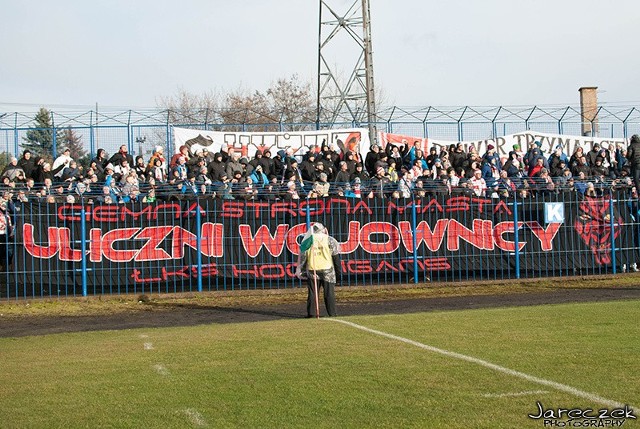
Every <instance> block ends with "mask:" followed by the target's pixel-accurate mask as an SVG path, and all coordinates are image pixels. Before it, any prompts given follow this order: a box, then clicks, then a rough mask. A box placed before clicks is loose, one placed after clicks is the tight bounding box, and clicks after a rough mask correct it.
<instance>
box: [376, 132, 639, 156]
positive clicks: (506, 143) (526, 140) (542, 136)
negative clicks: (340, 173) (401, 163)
mask: <svg viewBox="0 0 640 429" xmlns="http://www.w3.org/2000/svg"><path fill="white" fill-rule="evenodd" d="M378 141H379V142H382V143H383V145H384V144H385V143H386V142H393V143H404V142H408V143H409V145H410V146H412V144H413V143H414V142H415V141H419V142H420V143H421V146H422V149H423V150H424V151H425V152H426V151H428V150H429V148H431V147H432V146H435V147H437V148H438V150H440V148H448V147H449V146H450V145H452V144H453V145H455V144H458V141H451V140H439V139H432V138H427V139H424V138H422V137H411V136H405V135H399V134H389V133H378ZM536 141H539V142H540V143H541V144H542V146H541V148H542V151H543V152H544V153H545V154H546V155H550V154H551V153H553V151H554V150H555V149H556V147H557V146H558V145H560V146H561V147H562V150H563V151H564V153H566V154H567V155H571V154H572V153H573V152H574V151H575V149H576V147H578V146H580V147H582V148H583V149H584V150H585V151H589V150H591V148H592V147H593V145H594V144H595V143H599V144H600V146H601V147H603V148H605V149H610V150H611V151H615V149H616V146H617V145H619V146H622V147H625V148H626V147H627V145H628V144H629V142H628V140H627V139H623V138H598V137H581V136H570V135H562V134H547V133H538V132H535V131H523V132H521V133H516V134H510V135H507V136H502V137H497V138H495V139H484V140H465V141H462V142H460V143H462V144H463V146H464V148H465V151H467V150H468V149H469V147H470V146H471V145H473V146H475V148H476V149H477V150H478V153H479V154H480V155H483V154H484V153H485V152H486V150H487V146H488V145H493V146H494V147H495V148H496V150H497V152H498V154H500V155H501V156H506V155H508V154H509V152H510V151H511V150H512V149H513V145H515V144H517V145H519V146H520V148H521V150H522V151H523V152H526V151H527V149H528V148H529V147H531V145H533V143H534V142H536Z"/></svg>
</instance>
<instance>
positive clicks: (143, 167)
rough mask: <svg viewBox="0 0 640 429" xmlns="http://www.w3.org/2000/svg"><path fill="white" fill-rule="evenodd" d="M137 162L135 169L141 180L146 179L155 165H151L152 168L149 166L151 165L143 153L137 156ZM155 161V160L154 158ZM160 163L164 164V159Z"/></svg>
mask: <svg viewBox="0 0 640 429" xmlns="http://www.w3.org/2000/svg"><path fill="white" fill-rule="evenodd" d="M135 162H136V163H135V165H134V166H133V170H134V171H135V172H136V174H137V175H138V178H139V179H140V180H145V178H146V176H147V173H148V172H150V171H151V168H153V165H151V168H149V166H148V165H147V164H146V163H145V162H144V157H143V156H142V155H138V156H136V161H135ZM154 163H155V160H154ZM160 165H162V161H160Z"/></svg>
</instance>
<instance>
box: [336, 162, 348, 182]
mask: <svg viewBox="0 0 640 429" xmlns="http://www.w3.org/2000/svg"><path fill="white" fill-rule="evenodd" d="M339 168H340V169H339V170H338V174H336V177H335V179H334V183H336V184H338V185H344V184H345V183H349V182H350V181H351V174H349V168H348V166H347V162H346V161H340V164H339Z"/></svg>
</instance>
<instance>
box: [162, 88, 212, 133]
mask: <svg viewBox="0 0 640 429" xmlns="http://www.w3.org/2000/svg"><path fill="white" fill-rule="evenodd" d="M218 100H219V96H218V95H217V94H216V93H215V92H213V91H209V92H205V93H204V94H200V95H198V94H192V93H190V92H188V91H186V90H185V89H182V88H181V89H180V90H179V91H178V94H176V95H174V96H167V97H165V96H160V97H159V99H158V100H157V102H156V103H157V104H158V106H160V107H162V108H164V109H167V112H168V116H169V122H170V123H172V124H180V125H190V124H198V125H201V124H205V125H208V124H210V123H215V122H216V121H217V119H219V117H218V116H217V111H218V105H219V103H218Z"/></svg>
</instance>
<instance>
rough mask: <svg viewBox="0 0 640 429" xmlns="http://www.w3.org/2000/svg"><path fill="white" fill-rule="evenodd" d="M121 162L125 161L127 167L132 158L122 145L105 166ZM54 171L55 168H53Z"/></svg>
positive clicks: (130, 164)
mask: <svg viewBox="0 0 640 429" xmlns="http://www.w3.org/2000/svg"><path fill="white" fill-rule="evenodd" d="M123 161H127V164H128V165H129V166H132V165H133V156H131V155H130V154H129V149H127V145H124V144H123V145H122V146H120V149H119V150H118V152H116V153H114V154H113V156H111V158H109V161H107V164H111V165H113V166H114V168H115V167H117V166H119V165H122V162H123ZM54 169H55V166H54Z"/></svg>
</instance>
